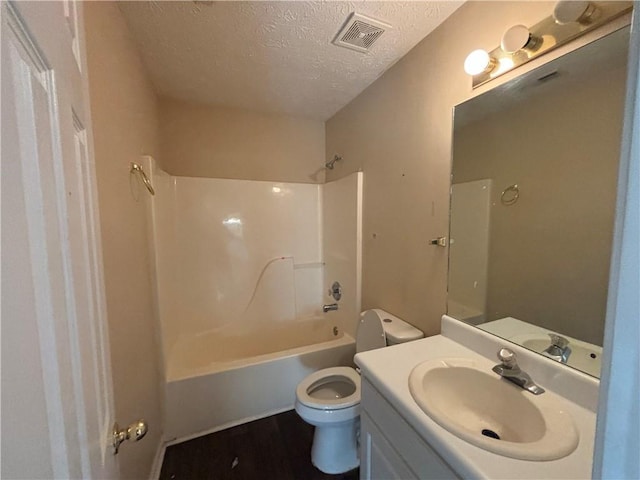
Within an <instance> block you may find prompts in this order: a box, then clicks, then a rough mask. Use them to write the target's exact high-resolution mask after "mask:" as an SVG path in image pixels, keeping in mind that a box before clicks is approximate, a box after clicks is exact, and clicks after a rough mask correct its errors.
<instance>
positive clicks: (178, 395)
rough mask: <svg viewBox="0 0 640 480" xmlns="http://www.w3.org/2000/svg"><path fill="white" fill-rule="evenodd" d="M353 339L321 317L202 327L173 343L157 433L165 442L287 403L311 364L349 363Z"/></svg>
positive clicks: (241, 420) (285, 407)
mask: <svg viewBox="0 0 640 480" xmlns="http://www.w3.org/2000/svg"><path fill="white" fill-rule="evenodd" d="M354 355H355V342H354V340H353V338H352V337H351V336H349V335H348V334H346V333H342V332H334V327H333V325H332V324H331V323H330V322H329V321H328V320H326V319H314V320H305V321H303V322H300V323H296V324H293V325H291V326H288V327H286V328H284V327H283V328H279V329H269V330H266V329H265V330H264V331H253V332H244V333H232V334H225V333H224V332H223V331H221V332H210V333H204V334H201V335H198V336H195V337H189V338H183V339H181V340H180V341H179V342H178V343H177V344H176V346H175V347H174V349H173V351H172V353H171V356H170V359H169V362H168V370H167V383H166V400H167V402H166V424H165V439H166V440H168V441H169V442H172V443H178V442H180V441H184V440H187V439H189V438H193V437H197V436H200V435H203V434H206V433H210V432H214V431H218V430H223V429H225V428H228V427H231V426H234V425H238V424H241V423H245V422H248V421H251V420H255V419H258V418H263V417H266V416H269V415H273V414H275V413H280V412H284V411H287V410H291V409H292V408H293V405H294V403H295V391H296V386H297V385H298V383H299V382H300V381H301V380H302V379H303V378H305V377H306V376H307V375H309V374H310V373H311V372H314V371H316V370H320V369H322V368H328V367H334V366H338V365H351V364H352V363H353V356H354Z"/></svg>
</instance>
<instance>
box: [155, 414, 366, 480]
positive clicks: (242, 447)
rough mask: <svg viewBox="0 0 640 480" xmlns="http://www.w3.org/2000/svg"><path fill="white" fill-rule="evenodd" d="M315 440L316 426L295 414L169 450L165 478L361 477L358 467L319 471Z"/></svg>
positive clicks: (288, 479) (280, 479) (290, 479)
mask: <svg viewBox="0 0 640 480" xmlns="http://www.w3.org/2000/svg"><path fill="white" fill-rule="evenodd" d="M312 439H313V427H312V426H311V425H308V424H307V423H305V422H304V421H303V420H302V419H301V418H300V417H298V415H297V414H296V412H295V411H293V410H292V411H290V412H285V413H281V414H279V415H274V416H272V417H268V418H263V419H262V420H256V421H255V422H251V423H247V424H244V425H240V426H237V427H233V428H230V429H228V430H223V431H221V432H216V433H212V434H210V435H206V436H204V437H199V438H196V439H194V440H189V441H187V442H183V443H180V444H178V445H173V446H171V447H169V448H167V451H166V453H165V456H164V462H163V463H162V472H161V473H160V480H184V479H200V478H206V479H212V480H227V479H229V480H323V479H324V480H326V479H332V480H357V479H358V476H359V473H358V470H357V469H356V470H352V471H351V472H348V473H345V474H342V475H327V474H325V473H322V472H321V471H320V470H318V469H317V468H315V467H314V466H313V465H312V464H311V442H312ZM236 459H237V460H236ZM234 464H235V466H234Z"/></svg>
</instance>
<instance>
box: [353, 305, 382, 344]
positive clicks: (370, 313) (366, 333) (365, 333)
mask: <svg viewBox="0 0 640 480" xmlns="http://www.w3.org/2000/svg"><path fill="white" fill-rule="evenodd" d="M386 345H387V337H386V335H385V333H384V328H383V327H382V319H381V318H380V315H378V312H376V311H375V310H367V311H366V312H364V314H363V315H362V316H361V317H360V323H359V324H358V331H357V332H356V353H360V352H366V351H367V350H375V349H376V348H382V347H385V346H386Z"/></svg>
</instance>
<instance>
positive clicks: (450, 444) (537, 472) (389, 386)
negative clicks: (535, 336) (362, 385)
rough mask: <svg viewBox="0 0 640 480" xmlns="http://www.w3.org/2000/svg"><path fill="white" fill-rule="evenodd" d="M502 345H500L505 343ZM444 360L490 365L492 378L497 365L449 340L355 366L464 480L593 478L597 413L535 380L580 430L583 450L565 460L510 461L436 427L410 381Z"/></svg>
mask: <svg viewBox="0 0 640 480" xmlns="http://www.w3.org/2000/svg"><path fill="white" fill-rule="evenodd" d="M496 342H499V339H497V340H496ZM514 350H515V349H514ZM444 357H449V358H451V357H466V358H473V359H476V360H477V361H478V362H479V363H480V364H481V365H486V369H487V372H490V371H491V367H492V366H493V365H495V364H496V363H497V361H494V360H493V359H489V358H486V357H484V356H482V355H480V354H478V353H476V352H475V351H473V350H471V349H469V348H467V347H465V346H463V345H461V344H460V343H457V342H456V341H453V340H451V339H450V338H447V337H445V336H443V335H436V336H433V337H429V338H425V339H422V340H417V341H414V342H410V343H405V344H401V345H395V346H392V347H388V348H382V349H379V350H373V351H369V352H363V353H359V354H358V355H357V356H356V359H355V360H356V363H357V364H358V365H359V366H360V368H361V369H362V374H363V376H364V377H365V378H367V379H368V380H369V381H370V382H371V383H372V384H373V386H374V387H375V388H376V389H377V390H378V391H379V392H380V393H381V394H382V395H383V396H384V397H385V398H386V399H387V400H388V401H389V403H390V404H391V405H392V406H393V407H394V408H395V409H396V410H397V411H398V413H399V414H400V415H401V416H402V417H403V418H404V419H405V420H406V421H407V422H408V424H409V425H411V426H412V427H413V429H414V430H415V431H416V432H417V433H418V434H419V435H420V436H421V437H422V438H423V439H424V440H425V441H426V442H427V443H428V444H430V445H431V447H432V448H433V449H434V450H435V451H436V452H437V453H438V454H439V455H440V456H441V457H442V458H443V459H444V460H445V461H446V462H447V463H448V464H449V465H450V466H451V467H452V468H453V469H454V470H455V471H456V472H457V474H458V475H460V476H461V477H463V478H519V479H540V478H548V479H552V478H553V479H559V478H566V479H569V478H571V479H586V478H591V465H592V459H593V448H594V436H595V423H596V415H595V413H594V411H592V410H590V409H589V408H586V407H585V406H581V405H579V404H577V403H575V402H573V401H571V400H568V399H566V398H564V397H561V396H559V395H557V394H556V393H554V392H553V391H550V390H549V385H548V384H545V383H544V382H542V381H540V380H539V379H537V378H536V377H535V376H534V375H533V374H532V377H533V379H534V381H536V382H537V383H539V384H541V385H542V386H543V387H545V388H547V392H545V393H544V394H543V395H551V396H554V397H556V398H557V399H558V401H559V402H562V403H563V404H564V405H565V407H566V408H565V410H566V411H567V412H568V413H569V414H570V415H571V416H572V417H573V420H574V422H575V424H576V428H577V429H578V432H579V435H580V440H579V444H578V447H577V448H576V450H575V451H573V452H572V453H571V454H569V455H568V456H566V457H564V458H561V459H558V460H553V461H527V460H517V459H513V458H509V457H504V456H501V455H497V454H494V453H491V452H489V451H486V450H483V449H481V448H479V447H476V446H474V445H472V444H470V443H467V442H466V441H464V440H462V439H460V438H458V437H457V436H455V435H453V434H451V433H449V432H448V431H447V430H445V429H444V428H442V427H441V426H439V425H438V424H437V423H436V422H434V421H433V420H432V419H431V418H430V417H429V416H427V415H426V414H425V413H424V412H423V411H422V410H421V409H420V407H419V406H418V405H417V403H416V402H415V401H414V399H413V397H412V396H411V393H410V391H409V382H408V379H409V374H410V373H411V371H412V370H413V368H414V367H415V366H416V365H418V364H420V363H422V362H424V361H426V360H431V359H436V358H444ZM541 360H545V359H541ZM523 368H524V367H523ZM525 370H526V369H525ZM558 372H560V374H566V375H572V372H569V371H567V372H564V371H563V370H560V369H559V370H558ZM523 394H526V393H524V392H523Z"/></svg>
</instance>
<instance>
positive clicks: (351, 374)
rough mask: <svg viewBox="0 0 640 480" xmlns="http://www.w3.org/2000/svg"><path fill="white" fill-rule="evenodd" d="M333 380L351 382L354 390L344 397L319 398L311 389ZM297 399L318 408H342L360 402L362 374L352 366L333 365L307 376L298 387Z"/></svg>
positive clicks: (307, 405) (308, 405)
mask: <svg viewBox="0 0 640 480" xmlns="http://www.w3.org/2000/svg"><path fill="white" fill-rule="evenodd" d="M332 382H342V383H349V384H351V385H352V386H353V388H354V391H353V393H351V394H350V395H347V396H345V397H342V398H317V397H314V396H313V392H311V393H309V391H310V390H311V389H312V388H313V387H315V388H318V387H321V386H322V385H325V384H330V383H332ZM296 397H297V400H298V401H299V402H300V403H301V404H302V405H305V406H306V407H310V408H315V409H318V410H340V409H343V408H349V407H353V406H354V405H357V404H359V403H360V375H359V374H358V372H356V371H355V370H354V369H353V368H351V367H333V368H325V369H323V370H318V371H317V372H314V373H312V374H311V375H309V376H307V377H306V378H305V379H304V380H303V381H302V382H300V383H299V384H298V387H297V388H296Z"/></svg>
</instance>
